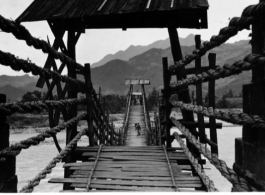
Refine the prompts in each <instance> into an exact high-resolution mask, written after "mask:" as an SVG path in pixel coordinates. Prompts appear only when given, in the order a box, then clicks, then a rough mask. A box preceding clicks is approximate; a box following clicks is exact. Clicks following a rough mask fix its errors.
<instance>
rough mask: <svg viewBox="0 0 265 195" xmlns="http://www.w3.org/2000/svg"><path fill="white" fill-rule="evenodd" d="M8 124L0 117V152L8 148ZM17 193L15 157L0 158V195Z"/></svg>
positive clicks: (3, 98)
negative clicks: (0, 194)
mask: <svg viewBox="0 0 265 195" xmlns="http://www.w3.org/2000/svg"><path fill="white" fill-rule="evenodd" d="M5 102H6V95H4V94H0V103H5ZM9 134H10V132H9V124H8V123H6V116H4V115H0V150H3V149H4V148H7V147H9ZM2 192H10V193H15V192H17V176H16V157H8V158H6V159H5V160H4V161H1V158H0V193H2Z"/></svg>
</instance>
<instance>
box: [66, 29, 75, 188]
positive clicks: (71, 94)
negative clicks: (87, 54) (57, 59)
mask: <svg viewBox="0 0 265 195" xmlns="http://www.w3.org/2000/svg"><path fill="white" fill-rule="evenodd" d="M75 44H76V37H75V31H72V30H69V31H68V41H67V47H68V56H69V57H70V58H72V59H73V60H75V59H76V55H75ZM67 69H68V76H69V77H71V78H73V79H76V69H75V67H73V66H71V65H69V64H67ZM68 98H77V93H76V92H75V91H72V90H69V91H68ZM76 116H77V106H76V105H72V106H70V109H69V112H68V119H69V120H70V119H72V118H73V117H76ZM76 135H77V125H75V126H72V127H70V128H67V130H66V144H68V143H69V142H71V141H72V139H73V138H74V137H75V136H76ZM74 148H75V147H74ZM74 148H73V149H72V151H71V152H69V154H68V155H67V156H66V161H65V162H66V163H70V162H76V160H75V157H74V156H75V155H74ZM71 172H72V171H70V169H69V168H65V169H64V177H65V178H68V177H69V176H70V175H71ZM63 189H64V190H72V189H74V188H73V187H70V184H64V186H63Z"/></svg>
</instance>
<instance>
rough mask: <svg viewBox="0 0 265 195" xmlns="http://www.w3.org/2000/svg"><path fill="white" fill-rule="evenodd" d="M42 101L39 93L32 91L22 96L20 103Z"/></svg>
mask: <svg viewBox="0 0 265 195" xmlns="http://www.w3.org/2000/svg"><path fill="white" fill-rule="evenodd" d="M41 99H42V96H41V92H40V91H37V90H35V91H33V92H27V93H26V94H24V95H23V96H22V99H21V101H22V102H29V101H39V100H41Z"/></svg>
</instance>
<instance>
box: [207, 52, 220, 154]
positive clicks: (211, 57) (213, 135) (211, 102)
mask: <svg viewBox="0 0 265 195" xmlns="http://www.w3.org/2000/svg"><path fill="white" fill-rule="evenodd" d="M208 59H209V66H210V68H211V69H215V68H216V54H215V53H210V54H209V56H208ZM208 88H209V89H208V98H209V106H208V107H212V108H215V80H213V81H209V87H208ZM209 122H210V139H211V141H213V142H214V143H216V144H218V143H217V132H216V119H215V118H214V117H210V119H209ZM211 152H212V153H215V154H218V147H213V146H211Z"/></svg>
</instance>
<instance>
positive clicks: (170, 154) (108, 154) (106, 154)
mask: <svg viewBox="0 0 265 195" xmlns="http://www.w3.org/2000/svg"><path fill="white" fill-rule="evenodd" d="M82 156H97V152H96V151H95V152H84V153H83V155H82ZM102 156H160V157H161V156H165V155H164V153H162V152H161V153H140V152H108V153H105V152H101V153H100V157H102ZM168 156H171V157H174V156H184V157H186V154H185V153H182V152H181V153H180V152H174V153H172V152H168Z"/></svg>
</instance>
